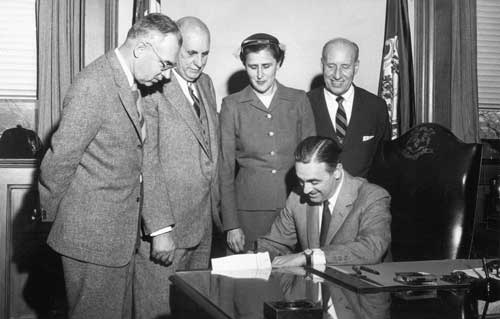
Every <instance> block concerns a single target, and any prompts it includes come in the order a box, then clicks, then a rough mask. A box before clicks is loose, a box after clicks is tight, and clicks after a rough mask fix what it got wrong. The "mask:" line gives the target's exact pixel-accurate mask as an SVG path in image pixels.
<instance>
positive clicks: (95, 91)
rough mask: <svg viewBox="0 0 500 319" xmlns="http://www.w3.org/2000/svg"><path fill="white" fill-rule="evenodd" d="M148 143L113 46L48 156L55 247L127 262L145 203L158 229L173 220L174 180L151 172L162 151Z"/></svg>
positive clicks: (79, 85) (72, 101) (45, 184)
mask: <svg viewBox="0 0 500 319" xmlns="http://www.w3.org/2000/svg"><path fill="white" fill-rule="evenodd" d="M143 149H144V145H143V144H142V142H141V138H140V130H139V119H138V113H137V106H136V103H135V101H134V100H133V97H132V91H131V88H130V85H129V83H128V81H127V78H126V75H125V73H124V71H123V69H122V68H121V66H120V64H119V62H118V59H117V57H116V54H115V53H114V52H109V53H107V54H106V55H104V56H102V57H100V58H98V59H97V60H96V61H95V62H93V63H92V64H90V65H89V66H88V67H87V68H85V69H84V70H83V71H82V72H81V73H80V74H79V75H78V76H77V78H76V80H75V82H74V83H73V85H72V86H71V87H70V89H69V91H68V93H67V95H66V97H65V99H64V102H63V111H62V118H61V121H60V124H59V127H58V129H57V131H56V132H55V133H54V135H53V136H52V143H51V147H50V149H49V150H48V151H47V153H46V155H45V157H44V159H43V161H42V164H41V174H40V183H39V190H40V199H41V204H42V206H43V208H44V209H45V210H46V211H47V212H48V215H49V216H52V217H54V218H55V221H54V224H53V226H52V229H51V231H50V234H49V237H48V244H49V245H50V246H51V247H52V248H53V249H54V250H56V251H57V252H59V253H61V254H63V255H65V256H68V257H71V258H74V259H78V260H83V261H88V262H91V263H95V264H100V265H107V266H123V265H125V264H127V263H128V262H129V261H130V259H131V256H132V254H133V251H134V248H135V246H136V241H137V236H138V225H139V215H140V211H141V203H142V205H143V207H142V218H143V221H144V223H145V224H146V225H148V226H150V227H152V226H154V228H153V229H152V230H155V229H160V228H162V227H166V226H167V225H169V224H171V223H172V221H171V219H172V218H171V211H170V207H169V202H168V200H166V199H167V198H168V195H165V192H166V187H165V185H164V183H162V181H161V180H160V179H157V178H155V177H154V174H151V172H152V171H155V170H157V169H158V168H157V167H158V166H157V165H158V159H157V158H152V157H151V155H152V153H151V152H144V154H143ZM141 173H142V174H143V177H144V185H143V186H144V194H145V195H144V198H143V199H142V200H141V197H142V195H141V193H142V191H141V182H140V175H141Z"/></svg>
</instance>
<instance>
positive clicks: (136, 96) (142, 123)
mask: <svg viewBox="0 0 500 319" xmlns="http://www.w3.org/2000/svg"><path fill="white" fill-rule="evenodd" d="M132 97H133V98H134V101H135V105H136V106H137V115H138V117H139V127H140V128H141V141H143V142H144V140H145V139H146V123H145V121H144V115H143V109H142V103H141V101H140V100H139V90H133V91H132Z"/></svg>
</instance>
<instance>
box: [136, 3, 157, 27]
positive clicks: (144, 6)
mask: <svg viewBox="0 0 500 319" xmlns="http://www.w3.org/2000/svg"><path fill="white" fill-rule="evenodd" d="M154 12H161V0H134V16H133V17H132V24H134V23H135V22H136V21H137V20H139V19H140V18H142V17H144V16H145V15H147V14H149V13H154Z"/></svg>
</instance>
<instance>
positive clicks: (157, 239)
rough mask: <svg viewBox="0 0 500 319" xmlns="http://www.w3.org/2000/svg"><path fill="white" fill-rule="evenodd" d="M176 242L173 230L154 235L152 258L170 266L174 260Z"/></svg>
mask: <svg viewBox="0 0 500 319" xmlns="http://www.w3.org/2000/svg"><path fill="white" fill-rule="evenodd" d="M174 250H175V242H174V235H173V233H172V232H168V233H163V234H160V235H158V236H154V237H153V238H152V241H151V258H153V259H154V260H155V261H157V262H159V263H162V264H164V265H165V266H168V265H170V264H171V263H172V261H173V260H174Z"/></svg>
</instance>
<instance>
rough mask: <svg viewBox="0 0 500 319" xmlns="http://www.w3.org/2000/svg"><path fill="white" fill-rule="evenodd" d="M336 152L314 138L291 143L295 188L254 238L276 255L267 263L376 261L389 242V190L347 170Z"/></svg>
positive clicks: (332, 144) (329, 143) (334, 147)
mask: <svg viewBox="0 0 500 319" xmlns="http://www.w3.org/2000/svg"><path fill="white" fill-rule="evenodd" d="M340 152H341V149H340V147H339V146H338V144H337V143H336V142H335V141H333V140H332V139H330V138H327V137H320V136H311V137H308V138H306V139H305V140H303V141H302V142H301V143H300V144H299V145H298V146H297V149H296V150H295V171H296V174H297V177H298V179H299V181H300V186H301V187H300V191H293V192H292V193H290V195H289V196H288V199H287V201H286V205H285V208H284V209H283V210H282V211H281V213H280V214H279V215H278V217H276V219H275V221H274V223H273V224H272V226H271V230H270V231H269V233H268V234H267V235H265V236H263V237H261V238H259V240H258V242H257V250H258V251H268V252H269V253H270V255H271V258H274V257H275V256H277V257H275V258H274V259H273V261H272V265H273V267H292V266H305V265H307V264H312V265H320V264H325V263H327V264H373V263H378V262H380V261H381V259H382V256H383V255H384V253H385V252H386V250H387V248H388V247H389V244H390V241H391V228H390V224H391V215H390V212H389V205H390V196H389V193H387V191H386V190H384V189H383V188H381V187H380V186H377V185H374V184H370V183H368V182H367V181H366V180H365V179H363V178H359V177H353V176H351V175H350V174H349V173H347V172H346V171H345V170H344V169H343V168H342V164H341V163H339V155H340ZM297 244H298V245H297ZM297 247H300V248H299V249H304V252H297V250H298V249H297Z"/></svg>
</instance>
